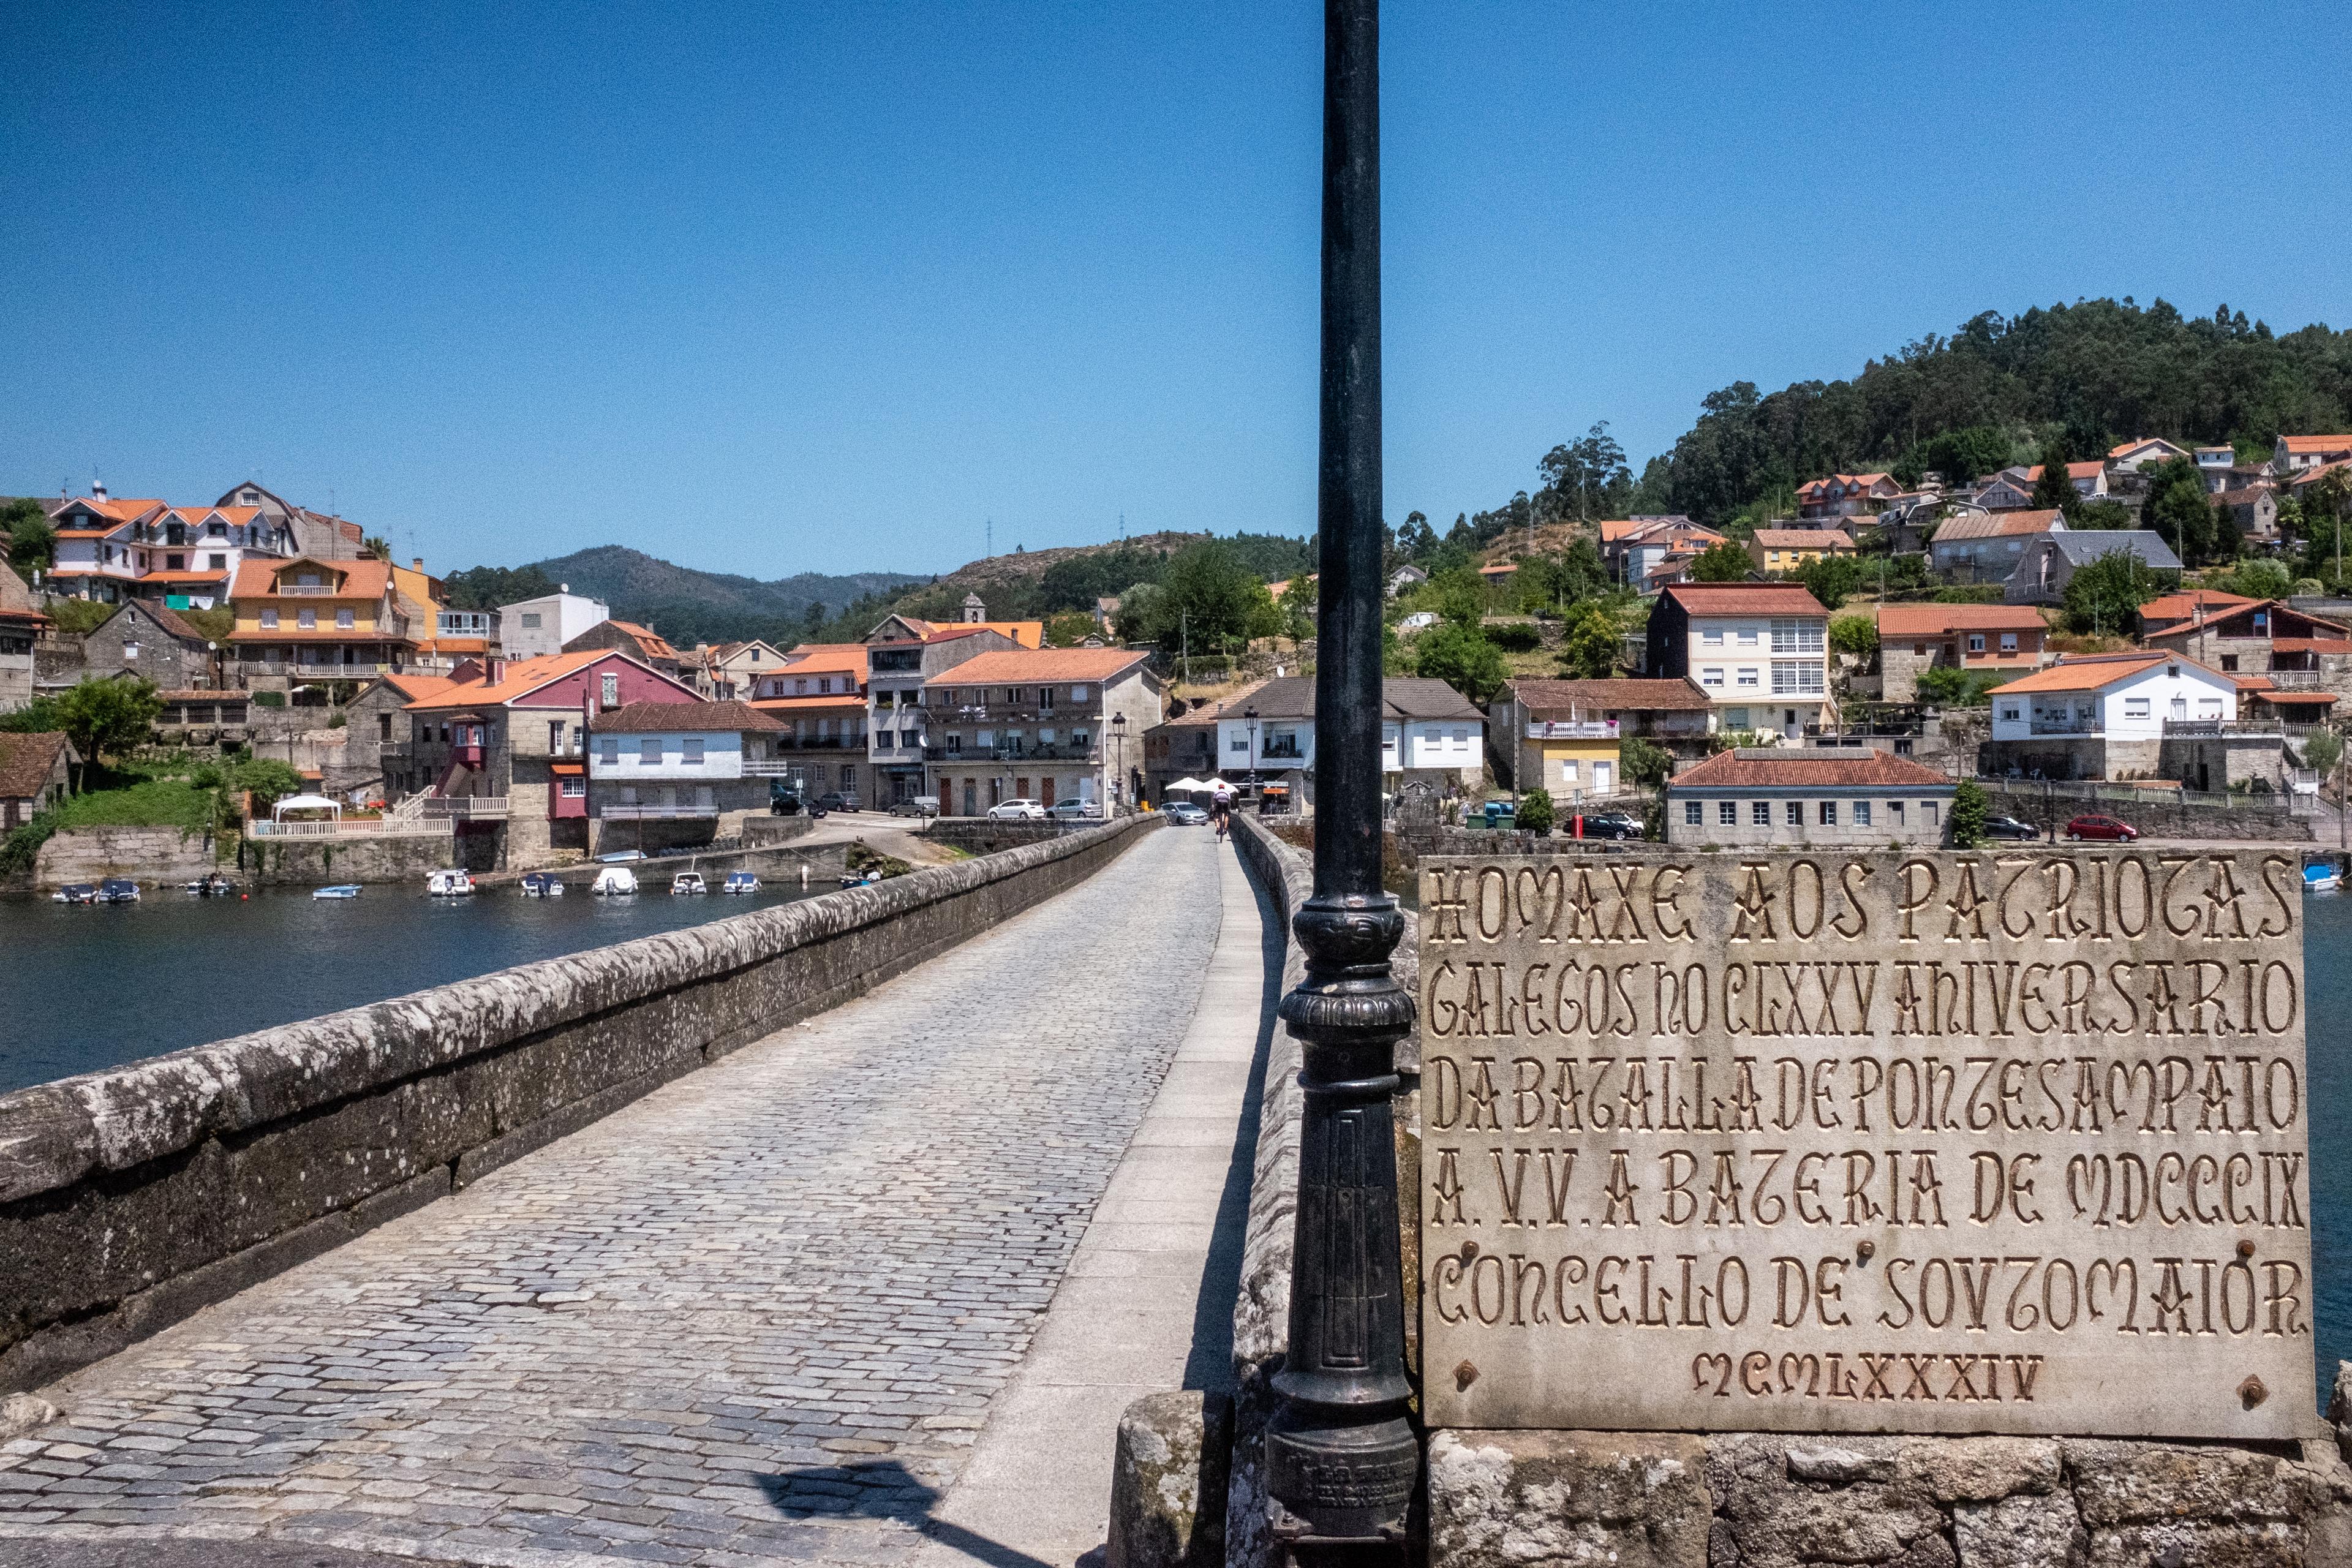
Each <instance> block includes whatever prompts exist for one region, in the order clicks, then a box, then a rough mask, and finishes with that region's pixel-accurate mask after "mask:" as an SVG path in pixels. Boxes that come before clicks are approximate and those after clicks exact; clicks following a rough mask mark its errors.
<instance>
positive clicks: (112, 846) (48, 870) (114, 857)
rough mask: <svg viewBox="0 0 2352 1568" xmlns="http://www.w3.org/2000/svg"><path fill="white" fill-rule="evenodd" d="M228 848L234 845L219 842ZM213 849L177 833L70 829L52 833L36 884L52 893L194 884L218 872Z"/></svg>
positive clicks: (201, 839)
mask: <svg viewBox="0 0 2352 1568" xmlns="http://www.w3.org/2000/svg"><path fill="white" fill-rule="evenodd" d="M217 842H218V843H219V844H220V845H221V847H224V848H226V847H229V846H231V845H233V844H234V843H235V840H233V839H227V838H223V839H220V840H218V841H217ZM217 868H218V867H217V863H216V862H215V859H214V858H213V844H212V843H210V842H207V841H206V839H205V836H204V835H203V834H201V833H184V832H182V831H181V830H180V829H179V828H176V827H69V828H67V829H66V830H65V831H63V832H61V833H53V834H51V835H50V836H49V841H48V842H47V844H44V845H42V846H41V851H40V853H39V854H38V855H37V856H36V857H35V858H34V860H33V883H34V885H35V886H36V887H38V888H43V889H48V888H57V887H62V886H63V885H65V884H66V883H68V882H97V881H101V880H103V879H106V878H108V877H129V878H131V879H132V880H134V881H137V882H140V883H142V884H145V885H146V886H147V889H148V890H151V891H152V889H153V888H154V887H155V886H158V885H169V884H173V883H179V882H193V881H194V880H195V879H197V878H199V877H202V876H205V875H206V874H207V873H209V872H211V871H214V870H215V869H217Z"/></svg>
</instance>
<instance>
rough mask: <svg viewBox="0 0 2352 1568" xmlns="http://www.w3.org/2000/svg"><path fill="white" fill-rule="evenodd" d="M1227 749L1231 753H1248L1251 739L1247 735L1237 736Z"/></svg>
mask: <svg viewBox="0 0 2352 1568" xmlns="http://www.w3.org/2000/svg"><path fill="white" fill-rule="evenodd" d="M1225 749H1226V750H1227V751H1229V752H1246V751H1248V750H1249V737H1248V736H1246V735H1235V736H1234V741H1233V744H1232V745H1230V746H1228V747H1226V748H1225Z"/></svg>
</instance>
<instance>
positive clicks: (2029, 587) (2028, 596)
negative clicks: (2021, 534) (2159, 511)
mask: <svg viewBox="0 0 2352 1568" xmlns="http://www.w3.org/2000/svg"><path fill="white" fill-rule="evenodd" d="M2118 551H2129V552H2131V553H2133V554H2135V555H2137V556H2138V557H2139V558H2140V559H2141V560H2142V561H2145V562H2147V563H2148V564H2149V565H2150V566H2153V567H2155V568H2156V569H2157V570H2158V571H2159V572H2178V571H2179V570H2180V569H2181V567H2180V557H2179V556H2178V555H2175V554H2174V553H2173V552H2172V547H2171V546H2170V545H2168V544H2167V543H2165V542H2164V540H2163V539H2162V538H2161V537H2160V536H2158V534H2156V533H2153V532H2151V531H2148V530H2147V529H2141V528H2118V529H2066V530H2063V531H2057V530H2053V531H2051V532H2049V533H2045V534H2043V535H2042V537H2041V538H2039V539H2036V540H2033V541H2032V542H2029V543H2028V544H2027V545H2026V548H2025V553H2024V554H2023V555H2021V556H2020V557H2019V558H2018V563H2017V566H2016V569H2015V570H2013V571H2011V573H2010V574H2009V578H2008V580H2007V582H2005V583H2004V584H2002V587H2001V597H2002V598H2004V599H2006V600H2008V601H2009V602H2010V603H2011V604H2012V605H2058V604H2063V603H2064V602H2065V599H2066V584H2069V583H2071V582H2073V581H2074V574H2075V573H2077V572H2079V571H2081V570H2082V569H2083V568H2084V567H2085V566H2088V565H2089V564H2090V563H2092V562H2094V561H2097V560H2101V559H2103V558H2104V557H2105V556H2108V555H2112V554H2115V553H2116V552H2118Z"/></svg>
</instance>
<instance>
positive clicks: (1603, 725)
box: [1486, 679, 1715, 805]
mask: <svg viewBox="0 0 2352 1568" xmlns="http://www.w3.org/2000/svg"><path fill="white" fill-rule="evenodd" d="M1486 717H1487V730H1486V735H1487V744H1488V748H1489V750H1490V752H1492V754H1493V756H1494V758H1495V762H1496V769H1495V772H1496V775H1497V777H1498V778H1501V779H1505V780H1507V781H1509V783H1510V784H1511V785H1512V787H1514V788H1515V789H1517V790H1518V791H1519V792H1520V793H1522V794H1531V793H1533V792H1534V791H1536V790H1538V789H1540V790H1543V791H1545V792H1547V793H1549V795H1551V797H1552V799H1553V801H1554V802H1556V803H1558V804H1559V805H1574V804H1576V803H1577V802H1579V801H1589V800H1599V799H1605V798H1606V797H1608V796H1609V795H1614V794H1617V793H1619V792H1620V791H1622V790H1624V789H1626V788H1628V787H1629V786H1630V784H1631V781H1630V780H1628V779H1627V778H1626V777H1625V769H1624V763H1623V758H1622V747H1623V744H1624V742H1626V741H1627V740H1629V739H1633V738H1635V737H1639V738H1641V739H1643V740H1647V741H1650V742H1654V743H1655V744H1657V745H1659V746H1662V747H1664V749H1665V750H1666V751H1667V752H1670V753H1672V754H1673V755H1675V756H1676V757H1678V758H1681V759H1684V760H1686V761H1696V759H1698V758H1700V757H1704V756H1705V755H1706V744H1707V736H1708V734H1709V733H1710V732H1711V731H1712V729H1713V726H1714V723H1715V704H1714V702H1712V701H1711V700H1709V699H1708V697H1707V694H1706V692H1704V691H1702V690H1700V689H1699V688H1698V686H1697V685H1696V683H1695V682H1693V681H1690V680H1688V679H1664V680H1538V679H1527V680H1514V681H1510V682H1507V683H1506V685H1505V686H1504V688H1503V690H1502V692H1501V694H1500V695H1498V696H1497V697H1496V699H1495V700H1494V701H1493V702H1491V703H1489V704H1487V708H1486Z"/></svg>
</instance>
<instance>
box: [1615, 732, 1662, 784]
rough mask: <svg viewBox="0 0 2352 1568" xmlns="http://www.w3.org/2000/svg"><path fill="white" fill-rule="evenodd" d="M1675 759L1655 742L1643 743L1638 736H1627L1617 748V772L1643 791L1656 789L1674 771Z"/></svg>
mask: <svg viewBox="0 0 2352 1568" xmlns="http://www.w3.org/2000/svg"><path fill="white" fill-rule="evenodd" d="M1674 765H1675V759H1674V757H1673V756H1672V755H1671V754H1670V753H1669V752H1667V751H1666V749H1665V748H1664V746H1661V745H1659V744H1658V743H1657V742H1655V741H1645V740H1643V739H1642V738H1641V737H1640V736H1639V735H1629V736H1627V737H1626V738H1625V740H1624V742H1622V743H1621V744H1620V745H1619V746H1618V748H1617V766H1618V771H1619V772H1621V773H1623V774H1624V775H1625V777H1626V778H1627V779H1628V780H1630V781H1631V782H1632V783H1634V784H1640V785H1642V786H1643V788H1645V789H1656V788H1658V787H1659V786H1660V785H1662V784H1664V783H1665V782H1666V775H1667V774H1668V773H1672V772H1673V771H1674Z"/></svg>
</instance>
